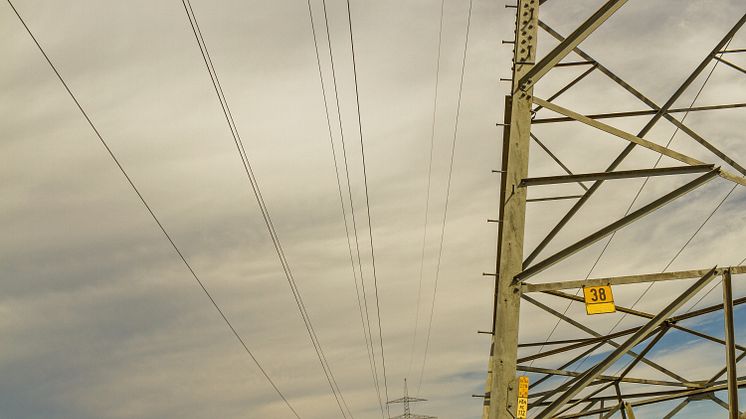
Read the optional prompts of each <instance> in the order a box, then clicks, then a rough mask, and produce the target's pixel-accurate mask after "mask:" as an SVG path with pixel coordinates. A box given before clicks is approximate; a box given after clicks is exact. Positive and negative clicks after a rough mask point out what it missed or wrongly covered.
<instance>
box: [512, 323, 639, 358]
mask: <svg viewBox="0 0 746 419" xmlns="http://www.w3.org/2000/svg"><path fill="white" fill-rule="evenodd" d="M636 330H637V329H636V328H632V329H627V330H621V331H619V332H615V333H612V334H610V335H599V336H598V337H593V338H588V339H585V340H583V341H582V342H578V343H574V344H570V345H567V346H563V347H561V348H555V349H551V350H548V351H543V352H540V353H536V354H533V355H528V356H525V357H523V358H520V359H518V363H520V364H522V363H524V362H529V361H534V360H536V359H541V358H546V357H548V356H552V355H557V354H561V353H565V352H569V351H574V350H575V349H580V348H583V347H585V346H588V345H593V344H594V343H598V342H605V341H607V340H610V339H616V338H620V337H622V336H627V335H630V334H632V333H634V332H635V331H636ZM549 344H550V343H547V345H549Z"/></svg>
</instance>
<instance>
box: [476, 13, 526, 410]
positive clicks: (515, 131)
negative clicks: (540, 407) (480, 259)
mask: <svg viewBox="0 0 746 419" xmlns="http://www.w3.org/2000/svg"><path fill="white" fill-rule="evenodd" d="M538 19H539V1H538V0H518V2H517V8H516V22H515V23H516V27H515V48H514V51H513V75H512V80H513V83H514V84H513V86H512V91H513V92H515V93H514V94H512V95H511V96H509V97H507V98H506V101H505V116H504V123H505V128H504V131H503V148H502V167H501V168H502V170H504V173H503V175H502V176H501V179H500V181H501V183H500V200H499V205H500V210H499V219H500V220H501V221H502V222H501V223H500V228H499V231H498V239H497V260H496V269H495V273H497V277H496V278H495V294H494V307H493V309H494V311H493V331H494V335H493V337H492V342H493V348H494V352H493V356H492V357H491V360H490V368H489V371H490V372H489V373H488V374H491V377H488V381H489V383H490V392H489V398H485V403H486V404H489V407H487V406H485V409H484V411H483V414H485V413H486V416H487V418H488V419H512V418H513V416H514V415H515V412H516V407H517V387H518V386H517V383H516V381H517V378H516V360H517V358H518V328H519V314H520V304H521V287H520V286H519V285H518V284H514V283H513V277H514V276H515V275H516V274H517V273H518V272H520V271H521V269H522V263H523V238H524V230H525V222H526V190H525V189H522V188H516V186H517V185H518V183H519V182H520V181H521V179H524V178H525V177H526V176H527V174H528V155H529V148H530V147H529V146H530V142H531V137H530V133H531V116H532V115H531V107H532V101H531V96H532V95H533V88H531V87H529V88H527V89H523V90H521V91H518V89H517V87H518V80H520V79H521V78H522V77H523V76H524V75H525V74H526V73H528V72H529V71H531V68H533V64H532V63H533V62H535V60H536V48H537V40H538V27H539V26H538Z"/></svg>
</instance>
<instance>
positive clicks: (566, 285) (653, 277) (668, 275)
mask: <svg viewBox="0 0 746 419" xmlns="http://www.w3.org/2000/svg"><path fill="white" fill-rule="evenodd" d="M726 269H727V270H730V272H731V274H732V275H736V274H744V273H746V265H741V266H731V267H724V268H719V269H718V270H717V274H718V275H721V274H722V273H723V271H725V270H726ZM708 271H709V269H694V270H688V271H674V272H661V273H655V274H640V275H625V276H614V277H609V278H594V279H578V280H572V281H563V282H545V283H541V284H529V283H524V284H523V287H522V290H523V292H524V293H532V292H546V291H558V290H567V289H576V288H581V287H583V286H589V287H596V286H599V285H626V284H639V283H644V282H658V281H674V280H680V279H692V278H699V277H701V276H702V275H704V274H706V273H707V272H708Z"/></svg>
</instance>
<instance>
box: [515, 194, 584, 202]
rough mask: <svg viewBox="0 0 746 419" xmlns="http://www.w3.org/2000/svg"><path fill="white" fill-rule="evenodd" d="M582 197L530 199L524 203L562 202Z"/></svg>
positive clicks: (566, 196) (567, 196)
mask: <svg viewBox="0 0 746 419" xmlns="http://www.w3.org/2000/svg"><path fill="white" fill-rule="evenodd" d="M582 197H583V195H565V196H550V197H548V198H531V199H527V200H526V202H546V201H564V200H568V199H578V198H582Z"/></svg>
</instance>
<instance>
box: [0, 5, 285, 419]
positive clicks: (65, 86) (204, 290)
mask: <svg viewBox="0 0 746 419" xmlns="http://www.w3.org/2000/svg"><path fill="white" fill-rule="evenodd" d="M7 1H8V4H9V5H10V7H11V8H12V9H13V12H14V13H15V14H16V16H18V19H19V20H20V21H21V24H22V25H23V27H24V28H25V29H26V32H28V34H29V35H30V36H31V39H32V40H33V41H34V43H35V44H36V46H37V47H38V48H39V51H40V52H41V53H42V55H43V56H44V58H45V59H46V61H47V63H49V66H50V67H51V68H52V70H53V71H54V73H55V74H56V75H57V78H58V79H59V80H60V82H61V83H62V85H63V86H64V88H65V90H66V91H67V93H68V94H69V95H70V97H71V98H72V100H73V102H75V105H76V106H77V108H78V110H80V113H81V114H83V117H84V118H85V119H86V121H87V122H88V125H89V126H90V127H91V129H93V132H94V133H95V134H96V137H98V139H99V141H100V142H101V144H102V145H103V146H104V148H105V149H106V152H107V153H108V154H109V156H110V157H111V159H112V160H113V161H114V163H115V164H116V165H117V168H119V171H120V172H121V173H122V175H124V178H125V179H126V180H127V183H129V185H130V187H132V190H134V192H135V194H137V197H138V198H139V199H140V202H142V204H143V206H145V209H146V210H147V211H148V213H149V214H150V216H151V217H152V218H153V221H155V223H156V224H157V225H158V228H159V229H160V230H161V232H162V233H163V235H164V236H165V237H166V239H167V240H168V242H169V243H170V244H171V247H172V248H173V249H174V251H176V254H177V255H178V256H179V258H180V259H181V261H182V262H183V263H184V265H185V266H186V268H187V269H188V270H189V273H190V274H191V275H192V277H193V278H194V280H195V281H196V282H197V284H198V285H199V287H200V288H201V289H202V291H203V292H204V293H205V295H206V296H207V298H208V299H209V300H210V303H211V304H212V306H213V307H214V308H215V310H217V312H218V313H219V314H220V317H221V318H222V319H223V321H224V322H225V324H226V325H227V326H228V328H229V329H230V330H231V332H232V333H233V335H234V336H235V337H236V339H237V340H238V342H239V343H240V344H241V346H242V347H243V348H244V350H245V351H246V353H247V354H248V355H249V357H250V358H251V359H252V361H254V364H256V366H257V368H259V371H261V373H262V375H264V377H265V378H266V379H267V381H268V382H269V383H270V385H271V386H272V388H273V389H274V390H275V392H276V393H277V394H278V395H279V396H280V398H281V399H282V400H283V401H284V402H285V404H286V405H287V407H288V408H289V409H290V411H292V412H293V415H295V417H297V418H299V419H300V416H299V415H298V413H297V412H296V411H295V409H294V408H293V406H292V405H291V404H290V402H289V401H288V399H287V398H286V397H285V395H284V394H283V393H282V392H281V391H280V389H279V388H278V387H277V385H276V384H275V383H274V381H272V379H271V378H270V377H269V375H268V374H267V372H266V370H265V369H264V368H263V367H262V365H261V363H259V361H258V360H257V358H256V357H255V356H254V354H253V353H252V352H251V350H250V349H249V347H248V346H247V345H246V342H245V341H244V340H243V338H242V337H241V335H240V334H239V333H238V331H236V329H235V328H234V327H233V324H231V322H230V320H228V317H227V316H226V314H225V313H224V312H223V310H222V309H221V308H220V306H219V305H218V303H217V302H216V301H215V299H214V298H213V296H212V295H211V294H210V292H209V291H208V290H207V288H206V287H205V285H204V283H203V282H202V280H200V278H199V276H198V275H197V273H196V272H195V271H194V269H193V268H192V266H191V265H190V264H189V262H187V260H186V258H185V257H184V254H183V253H182V252H181V250H180V249H179V247H178V246H176V243H175V242H174V240H173V239H172V238H171V235H170V234H169V233H168V231H166V228H165V227H164V226H163V224H162V223H161V221H160V220H159V219H158V217H157V216H156V214H155V212H154V211H153V209H152V208H151V207H150V205H149V204H148V202H147V201H146V200H145V197H144V196H143V195H142V193H141V192H140V190H139V189H138V188H137V186H135V183H134V182H133V181H132V179H131V178H130V176H129V174H128V173H127V171H126V170H125V169H124V167H123V166H122V164H121V163H120V162H119V159H118V158H117V157H116V155H115V154H114V152H113V151H112V149H111V148H110V147H109V144H108V143H107V142H106V140H104V138H103V136H102V135H101V133H100V132H99V131H98V128H96V126H95V125H94V124H93V121H91V118H90V117H89V116H88V113H87V112H86V111H85V110H84V109H83V106H82V105H81V104H80V102H79V101H78V99H77V98H76V96H75V95H74V94H73V92H72V90H70V87H69V86H68V85H67V82H65V80H64V79H63V78H62V75H61V74H60V72H59V71H58V70H57V67H56V66H55V65H54V63H52V60H51V59H50V58H49V56H48V55H47V53H46V52H45V51H44V49H43V48H42V46H41V44H40V43H39V41H38V40H37V39H36V37H35V36H34V34H33V33H32V32H31V29H30V28H29V27H28V25H27V24H26V22H25V21H24V19H23V18H22V17H21V15H20V13H19V12H18V10H17V9H16V8H15V6H14V5H13V3H12V2H11V0H7Z"/></svg>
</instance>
